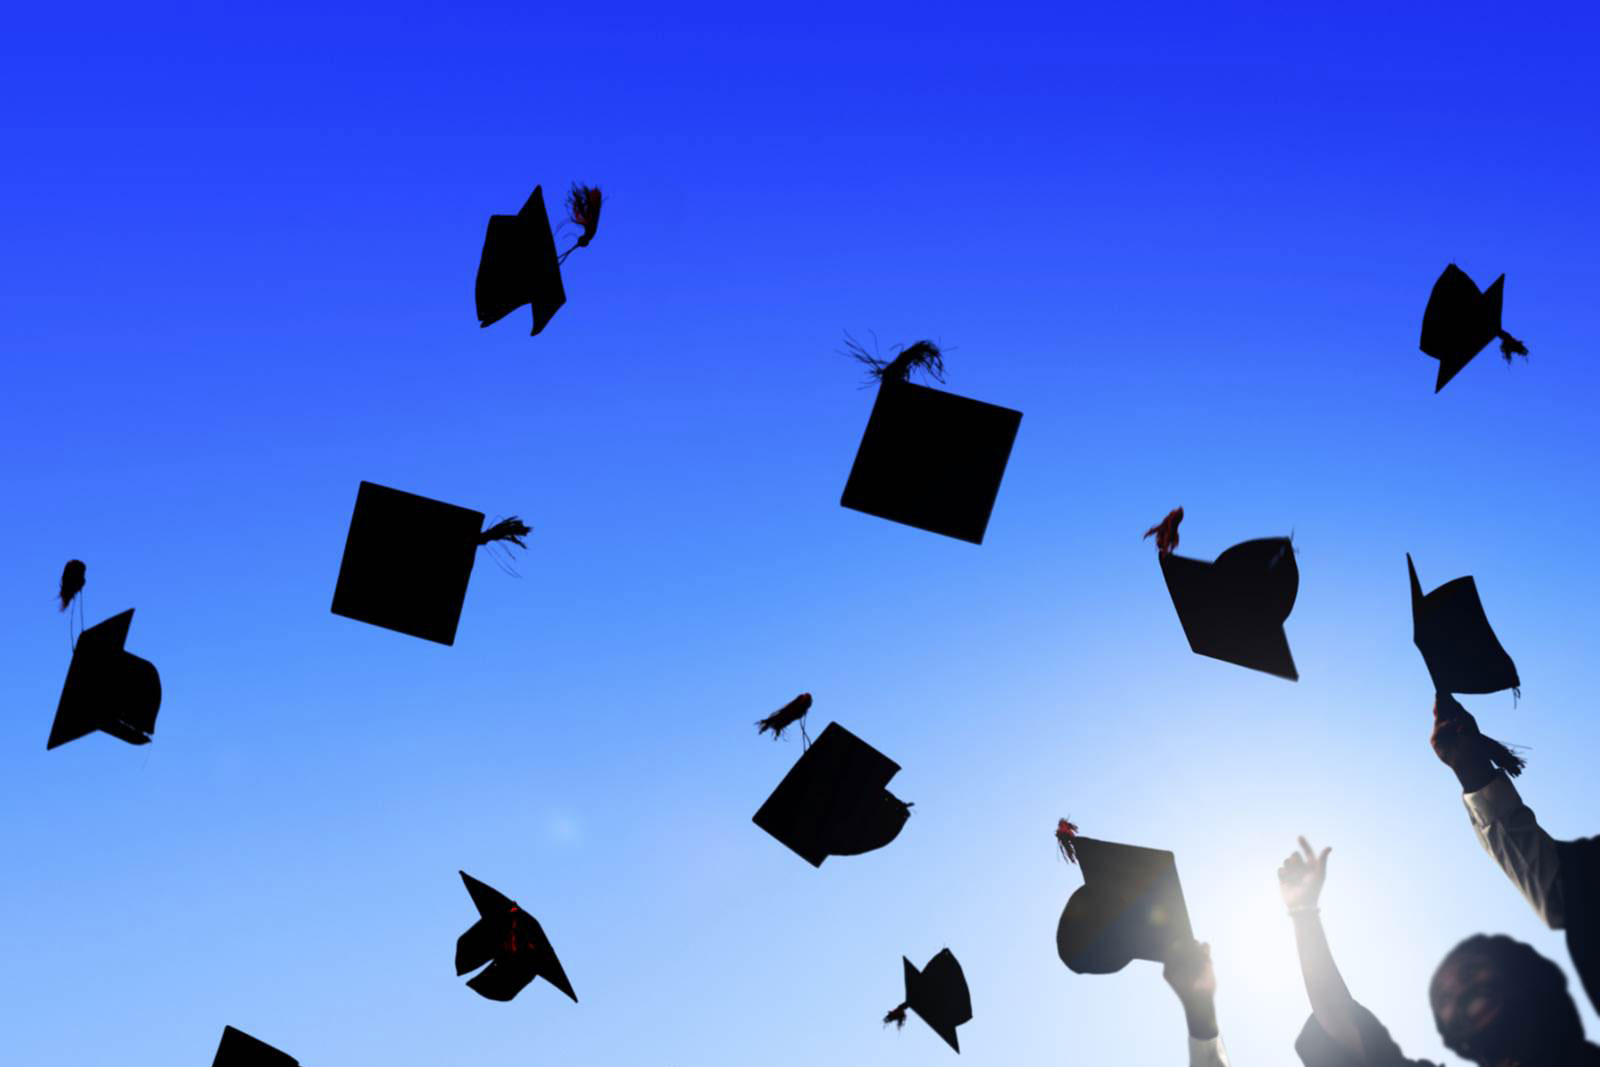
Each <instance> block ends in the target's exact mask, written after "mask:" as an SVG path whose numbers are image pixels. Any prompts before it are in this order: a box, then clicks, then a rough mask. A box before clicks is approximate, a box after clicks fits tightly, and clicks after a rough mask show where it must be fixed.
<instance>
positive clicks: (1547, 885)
mask: <svg viewBox="0 0 1600 1067" xmlns="http://www.w3.org/2000/svg"><path fill="white" fill-rule="evenodd" d="M1461 799H1462V801H1463V802H1464V803H1465V804H1466V806H1467V816H1468V818H1470V819H1471V820H1472V829H1473V831H1474V832H1475V833H1476V834H1477V835H1478V843H1479V844H1480V845H1482V846H1483V850H1484V851H1485V852H1487V853H1489V855H1490V856H1493V857H1494V861H1495V862H1496V863H1498V864H1499V865H1500V869H1501V870H1502V871H1505V872H1506V877H1507V878H1510V879H1511V881H1512V883H1513V884H1514V885H1515V886H1516V887H1517V889H1518V890H1520V891H1521V893H1522V896H1523V898H1524V899H1526V900H1527V902H1528V903H1529V904H1530V905H1532V906H1533V910H1534V912H1535V913H1537V914H1538V916H1539V918H1540V919H1542V920H1544V923H1545V925H1546V926H1548V927H1550V929H1552V930H1560V929H1561V928H1562V927H1563V926H1564V925H1565V922H1566V912H1565V908H1564V907H1563V902H1562V894H1561V879H1560V873H1561V870H1560V859H1559V851H1558V850H1557V848H1556V842H1555V840H1554V839H1553V838H1552V837H1551V836H1550V835H1549V834H1547V833H1545V832H1544V829H1543V828H1542V827H1540V825H1539V822H1538V820H1537V819H1535V818H1534V815H1533V811H1532V809H1530V808H1529V807H1528V806H1527V805H1526V804H1524V803H1523V802H1522V797H1521V795H1519V794H1518V793H1517V787H1516V786H1514V785H1512V784H1511V779H1510V778H1507V777H1506V775H1505V773H1504V772H1503V771H1502V772H1497V773H1496V774H1495V776H1494V777H1493V778H1491V779H1490V780H1489V784H1488V785H1486V786H1484V787H1483V788H1482V789H1479V790H1476V791H1475V792H1471V793H1465V794H1463V795H1462V798H1461Z"/></svg>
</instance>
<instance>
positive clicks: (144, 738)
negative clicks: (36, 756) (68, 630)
mask: <svg viewBox="0 0 1600 1067" xmlns="http://www.w3.org/2000/svg"><path fill="white" fill-rule="evenodd" d="M132 625H133V609H132V608H129V609H128V610H127V611H124V612H123V613H122V614H121V615H113V616H112V617H111V618H109V619H107V620H105V621H104V622H101V623H97V624H96V625H94V626H91V627H89V628H88V629H87V630H85V631H83V633H81V634H79V635H78V643H77V644H76V645H74V646H73V648H72V663H71V664H70V665H69V666H68V667H67V681H66V684H65V685H63V686H62V687H61V702H60V703H59V704H57V705H56V718H55V722H53V723H52V724H51V726H50V740H49V741H47V742H46V743H45V748H46V749H52V748H55V747H56V746H57V745H64V744H66V743H67V742H68V741H76V740H77V739H78V738H80V737H83V736H84V735H85V734H91V733H93V732H94V731H96V730H103V731H105V732H106V733H108V734H110V735H111V736H112V737H117V738H121V739H122V740H124V741H126V742H128V744H130V745H144V744H148V743H149V741H150V735H151V734H153V733H155V729H156V712H158V711H160V710H161V675H160V674H159V673H158V672H157V671H156V668H155V664H153V663H151V662H150V661H149V660H146V659H140V658H139V657H138V656H135V655H134V654H133V653H131V652H128V651H126V650H124V648H123V646H124V645H126V644H127V643H128V627H130V626H132Z"/></svg>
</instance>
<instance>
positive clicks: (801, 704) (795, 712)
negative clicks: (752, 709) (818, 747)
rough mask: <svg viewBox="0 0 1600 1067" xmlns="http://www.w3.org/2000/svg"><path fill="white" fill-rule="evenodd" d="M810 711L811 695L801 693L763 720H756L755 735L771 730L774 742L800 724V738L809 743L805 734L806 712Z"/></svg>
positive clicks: (809, 739)
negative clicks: (791, 727)
mask: <svg viewBox="0 0 1600 1067" xmlns="http://www.w3.org/2000/svg"><path fill="white" fill-rule="evenodd" d="M810 710H811V694H810V693H801V694H800V695H799V696H797V697H795V698H794V699H793V700H791V701H789V703H787V704H785V705H784V706H783V707H781V708H779V709H778V710H777V711H775V712H773V713H772V714H771V715H768V716H767V717H766V718H765V719H760V720H758V721H757V722H756V726H757V727H758V729H757V730H756V733H757V734H764V733H766V732H767V731H768V730H771V731H772V739H773V740H774V741H776V740H777V739H778V738H780V737H782V736H783V731H784V730H786V729H788V728H789V727H790V726H792V725H793V724H794V723H796V722H798V723H799V724H800V734H801V736H802V737H805V739H806V741H807V743H809V742H810V741H811V738H810V736H809V735H807V734H806V712H808V711H810Z"/></svg>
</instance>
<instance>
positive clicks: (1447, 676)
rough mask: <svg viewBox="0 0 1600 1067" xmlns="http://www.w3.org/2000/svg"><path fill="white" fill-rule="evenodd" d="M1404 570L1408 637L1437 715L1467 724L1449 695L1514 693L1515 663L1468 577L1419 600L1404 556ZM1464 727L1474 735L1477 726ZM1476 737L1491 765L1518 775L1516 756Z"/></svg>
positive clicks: (1413, 571) (1412, 568) (1412, 567)
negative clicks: (1424, 672) (1408, 585)
mask: <svg viewBox="0 0 1600 1067" xmlns="http://www.w3.org/2000/svg"><path fill="white" fill-rule="evenodd" d="M1406 570H1407V571H1408V572H1409V573H1410V576H1411V638H1412V640H1413V641H1414V642H1415V643H1416V646H1417V651H1419V652H1421V653H1422V662H1423V663H1425V664H1426V665H1427V667H1428V675H1429V677H1431V678H1432V679H1433V688H1434V692H1435V693H1436V694H1438V704H1437V706H1436V711H1437V713H1438V715H1439V716H1440V717H1441V718H1446V719H1449V718H1457V719H1462V720H1470V716H1468V715H1467V714H1466V711H1465V709H1463V708H1461V706H1460V705H1459V704H1457V703H1456V701H1455V699H1454V697H1453V696H1452V695H1451V694H1454V693H1498V692H1500V691H1501V690H1502V689H1510V690H1512V692H1513V693H1515V692H1517V691H1518V690H1519V689H1520V688H1521V686H1522V680H1521V679H1520V678H1518V677H1517V665H1516V664H1515V663H1513V662H1512V661H1511V656H1510V655H1509V654H1508V653H1507V652H1506V650H1505V649H1504V648H1503V647H1502V646H1501V644H1500V639H1499V638H1498V637H1496V636H1495V634H1494V630H1493V628H1492V627H1490V625H1489V616H1488V615H1487V614H1486V613H1485V612H1484V610H1483V601H1482V600H1481V599H1480V598H1479V597H1478V584H1477V582H1475V581H1473V579H1472V576H1471V575H1468V576H1466V577H1464V578H1457V579H1455V580H1454V581H1450V582H1446V583H1444V584H1443V585H1441V586H1440V587H1439V588H1437V589H1435V590H1434V591H1433V592H1431V593H1429V594H1428V595H1427V596H1423V595H1422V583H1421V582H1419V581H1418V580H1417V566H1416V564H1415V563H1413V562H1412V561H1411V553H1409V552H1408V553H1406ZM1462 725H1466V723H1465V722H1463V723H1462ZM1469 729H1470V732H1472V733H1477V726H1476V723H1475V722H1473V723H1472V724H1471V726H1470V727H1469ZM1477 736H1478V737H1479V738H1480V739H1481V741H1482V743H1483V744H1484V746H1485V751H1486V752H1487V754H1488V755H1489V757H1490V759H1491V760H1492V761H1493V762H1494V763H1495V764H1496V765H1498V766H1499V767H1501V768H1502V769H1504V770H1505V771H1506V772H1507V773H1508V774H1511V775H1513V776H1515V775H1517V774H1520V773H1521V772H1522V767H1523V763H1524V760H1523V759H1522V757H1521V756H1518V755H1516V754H1515V753H1514V752H1512V751H1511V750H1510V749H1509V748H1507V747H1506V746H1505V745H1503V744H1502V743H1500V742H1499V741H1496V740H1494V739H1493V738H1491V737H1484V736H1483V735H1482V734H1477Z"/></svg>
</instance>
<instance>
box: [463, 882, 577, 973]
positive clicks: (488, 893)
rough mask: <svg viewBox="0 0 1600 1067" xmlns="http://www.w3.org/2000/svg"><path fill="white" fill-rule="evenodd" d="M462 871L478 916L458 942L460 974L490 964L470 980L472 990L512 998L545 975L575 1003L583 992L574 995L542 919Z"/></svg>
mask: <svg viewBox="0 0 1600 1067" xmlns="http://www.w3.org/2000/svg"><path fill="white" fill-rule="evenodd" d="M459 873H460V875H461V881H462V882H463V883H464V884H465V885H466V887H467V892H468V893H469V894H471V896H472V903H473V904H475V905H477V908H478V916H479V918H478V921H477V922H475V923H473V924H472V926H471V927H470V928H469V929H468V930H467V932H466V933H464V934H462V935H461V936H460V937H459V938H457V939H456V974H458V975H460V974H466V973H467V972H468V971H472V970H477V968H479V967H483V965H484V964H485V963H487V964H488V965H489V966H488V967H484V969H483V970H482V971H479V972H478V973H477V974H476V975H474V976H473V977H472V978H470V979H468V981H467V987H468V988H470V989H473V990H475V991H476V992H477V993H478V994H479V995H480V996H483V997H487V998H488V999H489V1000H510V999H511V998H512V997H514V996H516V995H517V994H518V993H520V992H522V990H523V987H524V986H526V985H527V984H528V983H529V982H531V981H533V980H534V979H535V978H541V977H542V978H543V979H544V980H545V981H547V982H549V983H550V984H551V985H553V986H555V987H556V988H557V989H559V990H561V992H563V993H565V994H566V995H567V996H569V997H571V998H572V1002H573V1003H574V1004H576V1003H577V1002H578V994H576V993H574V992H573V991H572V983H571V982H569V981H567V972H566V971H564V970H562V969H561V961H560V960H559V959H557V958H556V950H555V949H554V948H552V947H551V945H550V939H549V938H548V937H546V936H545V935H544V928H543V927H542V926H540V925H539V920H537V919H535V918H534V917H533V916H532V915H529V914H528V913H527V912H525V911H523V910H522V909H521V908H519V907H517V904H516V902H515V901H513V900H511V899H509V898H507V897H506V896H504V895H502V894H500V893H497V892H496V891H495V890H493V889H490V888H489V887H488V886H486V885H484V884H483V883H482V882H480V881H478V880H477V879H476V878H474V877H472V876H471V875H470V874H468V873H467V872H466V871H461V872H459Z"/></svg>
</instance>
